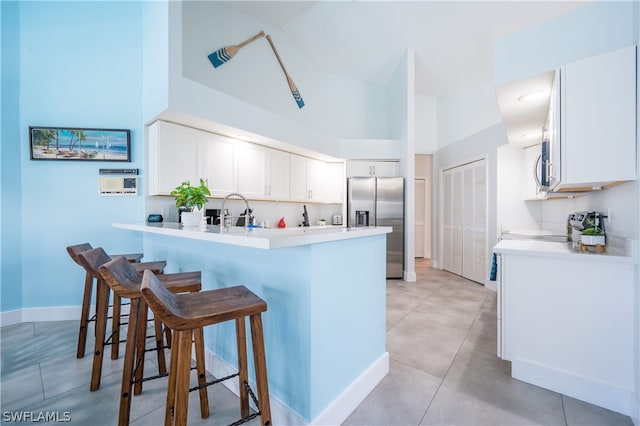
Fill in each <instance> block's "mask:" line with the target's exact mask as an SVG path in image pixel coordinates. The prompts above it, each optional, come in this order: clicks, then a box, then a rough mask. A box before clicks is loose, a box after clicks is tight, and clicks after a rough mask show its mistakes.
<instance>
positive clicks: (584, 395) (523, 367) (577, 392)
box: [511, 360, 637, 416]
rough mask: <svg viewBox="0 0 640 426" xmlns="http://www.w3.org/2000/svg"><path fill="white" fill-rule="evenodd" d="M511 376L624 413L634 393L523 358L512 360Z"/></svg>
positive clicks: (629, 409) (630, 409) (627, 413)
mask: <svg viewBox="0 0 640 426" xmlns="http://www.w3.org/2000/svg"><path fill="white" fill-rule="evenodd" d="M511 376H512V377H513V378H514V379H518V380H522V381H523V382H527V383H531V384H533V385H536V386H540V387H543V388H545V389H549V390H552V391H554V392H558V393H561V394H563V395H567V396H570V397H572V398H576V399H579V400H581V401H585V402H588V403H590V404H593V405H597V406H599V407H603V408H606V409H608V410H611V411H615V412H617V413H620V414H624V415H625V416H632V415H633V411H634V408H633V407H632V404H633V403H632V401H633V400H634V399H635V397H634V394H633V391H631V390H628V389H623V388H619V387H617V386H614V385H611V384H608V383H602V382H598V381H595V380H593V379H590V378H588V377H582V376H578V375H575V374H573V373H570V372H568V371H561V370H557V369H552V368H549V367H547V366H545V365H540V364H534V363H531V362H528V361H523V360H512V363H511ZM636 403H637V401H636Z"/></svg>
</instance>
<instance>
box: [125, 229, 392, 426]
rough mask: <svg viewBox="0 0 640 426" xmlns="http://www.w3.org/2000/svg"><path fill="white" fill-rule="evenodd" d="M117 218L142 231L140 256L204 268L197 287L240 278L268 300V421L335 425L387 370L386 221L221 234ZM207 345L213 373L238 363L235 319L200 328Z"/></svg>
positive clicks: (170, 266)
mask: <svg viewBox="0 0 640 426" xmlns="http://www.w3.org/2000/svg"><path fill="white" fill-rule="evenodd" d="M113 226H114V227H115V228H118V229H121V230H123V231H134V232H143V237H144V238H143V241H144V242H143V246H144V253H145V258H148V259H152V258H153V259H166V260H167V272H179V271H193V270H199V271H202V279H203V283H202V284H203V290H205V289H215V288H222V287H229V286H233V285H239V284H242V285H245V286H246V287H247V288H249V289H250V290H251V291H253V292H254V293H256V294H257V295H258V296H260V297H261V298H263V299H264V300H265V301H266V302H267V306H268V310H267V312H266V313H265V314H263V323H264V338H265V350H266V358H267V373H268V377H269V391H270V394H271V405H272V412H273V413H272V414H273V417H274V424H309V423H314V424H339V423H341V422H342V421H343V420H344V419H346V417H347V416H348V415H349V414H350V413H351V411H352V410H353V409H355V407H357V405H358V404H359V403H360V402H361V401H362V399H364V397H365V396H366V395H367V394H368V393H369V392H370V391H371V390H372V389H373V388H374V387H375V386H376V384H377V383H378V382H379V381H380V380H381V379H382V378H383V377H384V376H385V375H386V373H387V372H388V370H389V355H388V353H387V352H386V337H385V336H386V306H385V303H386V279H385V264H386V261H385V258H386V234H387V233H389V232H391V228H387V227H366V228H343V227H329V226H327V227H318V228H302V227H300V228H284V229H261V228H254V229H245V228H238V227H231V228H230V229H229V230H228V231H226V232H222V233H221V232H220V230H219V227H218V226H207V227H204V228H195V229H193V230H190V229H184V228H183V227H182V226H181V225H179V224H176V223H163V224H157V225H156V224H114V225H113ZM205 345H206V352H207V369H208V370H209V371H210V372H211V373H212V374H214V375H215V376H216V377H221V376H224V375H227V374H229V372H233V371H234V370H235V367H234V366H235V365H236V351H235V328H234V325H233V324H232V323H229V324H226V323H223V324H220V325H216V326H214V327H207V328H205ZM250 368H251V369H252V368H253V366H252V365H251V366H250ZM250 374H251V376H250V377H252V375H253V370H250ZM234 385H236V384H235V383H234Z"/></svg>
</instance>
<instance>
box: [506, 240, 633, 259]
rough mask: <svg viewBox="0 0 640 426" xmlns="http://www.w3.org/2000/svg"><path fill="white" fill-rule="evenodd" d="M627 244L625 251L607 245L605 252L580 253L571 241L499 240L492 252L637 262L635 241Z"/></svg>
mask: <svg viewBox="0 0 640 426" xmlns="http://www.w3.org/2000/svg"><path fill="white" fill-rule="evenodd" d="M629 244H630V246H631V247H630V249H629V250H627V251H626V252H625V251H624V250H619V249H615V248H613V249H611V250H610V249H609V247H607V253H601V254H597V253H596V252H595V250H593V249H592V250H591V251H590V252H589V253H580V252H579V251H578V249H576V248H572V247H571V243H566V242H552V241H537V240H501V241H500V242H498V244H496V245H495V246H494V247H493V252H494V253H497V254H514V255H520V256H537V257H554V258H560V257H561V258H566V259H573V260H588V261H589V262H620V263H638V256H637V253H638V251H637V241H636V240H630V241H629Z"/></svg>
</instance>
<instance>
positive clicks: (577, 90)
mask: <svg viewBox="0 0 640 426" xmlns="http://www.w3.org/2000/svg"><path fill="white" fill-rule="evenodd" d="M560 88H561V96H560V100H561V108H560V110H561V111H560V112H561V115H560V120H561V121H560V129H561V130H560V133H561V137H560V144H561V145H560V146H561V163H562V169H561V176H560V178H561V184H562V186H564V187H568V186H585V187H587V188H590V187H596V188H599V187H601V186H603V187H606V185H607V184H609V183H611V182H615V181H626V180H634V179H636V48H635V46H631V47H627V48H624V49H619V50H615V51H612V52H608V53H604V54H601V55H597V56H593V57H590V58H586V59H583V60H580V61H576V62H572V63H569V64H566V65H565V66H564V67H562V69H561V84H560Z"/></svg>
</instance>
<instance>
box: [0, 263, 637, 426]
mask: <svg viewBox="0 0 640 426" xmlns="http://www.w3.org/2000/svg"><path fill="white" fill-rule="evenodd" d="M416 269H417V273H418V281H417V282H416V283H405V282H402V281H392V280H390V281H388V282H387V308H388V310H387V349H388V351H389V354H390V358H391V365H390V372H389V374H388V375H387V376H386V377H385V378H384V379H383V380H382V382H381V383H380V384H379V385H378V386H377V387H376V388H375V389H374V390H373V392H372V393H371V394H370V395H369V396H368V397H367V398H366V399H365V400H364V401H363V402H362V404H361V405H360V406H359V407H358V408H357V409H356V410H355V411H354V412H353V413H352V414H351V416H350V417H349V418H347V420H346V421H345V423H344V424H345V425H570V426H573V425H576V426H578V425H580V426H586V425H594V426H595V425H598V426H600V425H620V426H631V425H632V422H631V419H630V418H629V417H626V416H622V415H620V414H617V413H614V412H611V411H608V410H605V409H602V408H599V407H595V406H593V405H590V404H586V403H583V402H581V401H578V400H575V399H573V398H569V397H567V396H564V395H561V394H558V393H555V392H550V391H547V390H545V389H542V388H539V387H536V386H532V385H529V384H526V383H523V382H520V381H518V380H514V379H512V378H511V376H510V365H509V363H508V362H505V361H502V360H500V359H498V358H497V357H496V355H495V346H496V325H495V321H496V317H495V315H496V314H495V312H496V297H495V293H494V292H492V291H489V290H485V288H484V287H482V286H480V285H479V284H476V283H473V282H470V281H467V280H465V279H463V278H461V277H458V276H456V275H453V274H450V273H447V272H444V271H439V270H433V269H431V268H429V262H428V261H419V262H417V265H416ZM76 338H77V322H76V321H60V322H46V323H22V324H16V325H12V326H7V327H2V328H0V351H1V352H0V354H1V361H2V363H1V380H0V387H1V388H2V389H1V393H0V397H1V400H0V405H1V411H2V413H1V414H2V417H1V418H0V422H1V423H3V424H4V423H9V422H10V421H11V419H10V417H8V416H9V415H10V414H12V413H13V414H14V415H16V414H15V413H21V412H28V413H33V414H34V415H38V413H41V412H47V413H51V412H54V413H58V417H59V418H60V419H63V420H64V419H65V417H64V416H65V412H68V413H69V416H70V418H71V422H70V423H71V424H76V425H102V424H104V425H115V424H117V412H118V403H119V401H118V396H119V388H120V378H121V375H120V373H121V368H122V355H121V356H120V359H118V360H116V361H111V360H110V359H108V358H105V363H104V368H103V378H102V384H101V388H100V390H99V391H97V392H89V377H90V371H91V362H92V357H91V356H90V353H91V351H88V352H87V355H86V356H85V357H84V358H83V359H79V360H78V359H76V357H75V345H76ZM92 344H93V341H91V340H90V341H89V343H88V345H92ZM87 347H92V346H87ZM148 360H149V362H148V364H147V367H146V368H148V369H150V370H152V369H153V368H154V367H155V363H154V360H153V358H152V357H151V356H149V357H148ZM147 371H149V370H147ZM165 381H166V379H159V380H154V381H150V382H146V383H145V388H144V392H143V393H142V395H141V396H139V397H135V398H134V399H133V403H132V410H131V424H132V425H160V424H162V423H163V418H164V410H163V407H164V398H165V386H166V382H165ZM209 389H210V390H209V392H210V394H209V395H210V403H211V406H212V407H213V405H214V404H215V408H214V409H212V415H211V417H210V418H209V419H207V420H202V419H200V417H199V409H198V398H197V397H196V396H195V395H193V397H192V398H191V400H190V401H191V402H190V408H189V414H190V415H189V424H193V425H199V424H228V423H230V422H232V421H234V420H235V419H236V418H237V416H238V409H237V406H238V403H237V398H236V397H235V396H234V395H233V394H232V393H231V392H230V391H228V390H226V388H224V387H222V386H214V387H211V388H209ZM26 423H30V422H26ZM43 423H44V424H46V422H39V424H43ZM258 423H259V422H257V419H256V420H254V421H252V422H251V423H250V424H258Z"/></svg>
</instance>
